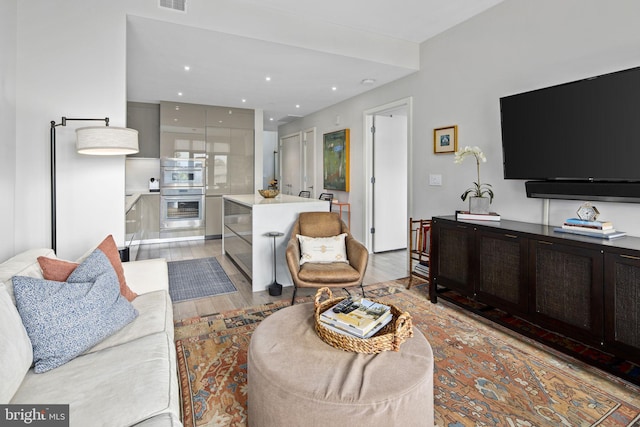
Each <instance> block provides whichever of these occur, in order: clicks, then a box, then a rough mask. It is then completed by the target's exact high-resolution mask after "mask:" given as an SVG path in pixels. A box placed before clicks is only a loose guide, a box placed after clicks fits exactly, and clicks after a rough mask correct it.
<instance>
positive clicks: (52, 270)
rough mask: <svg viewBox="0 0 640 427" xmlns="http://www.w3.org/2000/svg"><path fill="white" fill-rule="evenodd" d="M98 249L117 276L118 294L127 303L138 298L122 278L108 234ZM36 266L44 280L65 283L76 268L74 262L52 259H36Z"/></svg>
mask: <svg viewBox="0 0 640 427" xmlns="http://www.w3.org/2000/svg"><path fill="white" fill-rule="evenodd" d="M97 249H100V250H101V251H102V252H104V254H105V255H106V256H107V258H108V259H109V262H110V263H111V266H112V267H113V269H114V270H115V272H116V275H117V276H118V282H120V293H121V294H122V296H123V297H125V298H126V299H127V300H128V301H133V300H134V299H135V297H137V296H138V294H136V293H135V292H133V291H132V290H131V289H130V288H129V286H128V285H127V280H126V279H125V277H124V269H123V268H122V262H121V261H120V252H119V251H118V246H117V245H116V242H115V240H113V236H112V235H111V234H109V235H108V236H107V237H106V238H105V239H104V240H103V241H102V242H101V243H100V244H99V245H98V247H97ZM38 264H40V268H41V269H42V275H43V277H44V278H45V279H46V280H55V281H56V282H65V281H66V280H67V278H68V277H69V275H71V273H72V272H73V271H74V270H75V269H76V267H78V264H77V263H75V262H69V261H64V260H61V259H53V258H47V257H42V256H41V257H38Z"/></svg>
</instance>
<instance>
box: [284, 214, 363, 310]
mask: <svg viewBox="0 0 640 427" xmlns="http://www.w3.org/2000/svg"><path fill="white" fill-rule="evenodd" d="M341 233H346V234H347V236H346V238H345V245H346V253H347V260H348V261H349V262H348V263H345V262H329V263H327V262H324V263H315V262H305V263H304V264H302V265H300V244H299V241H298V238H297V237H296V235H297V234H300V235H303V236H309V237H331V236H337V235H339V234H341ZM368 261H369V251H368V250H367V248H366V247H365V246H364V245H363V244H362V243H360V242H358V241H357V240H356V239H354V238H353V236H351V233H350V232H349V228H348V227H347V225H346V224H345V223H344V221H342V220H341V219H340V216H339V215H338V213H337V212H302V213H300V215H299V216H298V220H297V221H296V223H295V224H294V226H293V230H292V231H291V238H290V239H289V243H288V245H287V265H288V267H289V271H290V272H291V278H292V279H293V286H294V288H293V297H292V298H291V305H293V304H294V302H295V298H296V291H297V290H298V288H321V287H324V286H327V287H340V288H346V287H351V286H358V285H359V286H360V287H361V288H362V279H364V274H365V271H366V270H367V262H368ZM363 291H364V290H363Z"/></svg>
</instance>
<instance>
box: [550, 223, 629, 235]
mask: <svg viewBox="0 0 640 427" xmlns="http://www.w3.org/2000/svg"><path fill="white" fill-rule="evenodd" d="M562 228H563V229H565V230H575V231H584V232H587V233H593V234H611V233H615V232H616V229H615V228H607V229H606V230H605V229H601V228H591V227H583V226H581V225H567V224H564V225H563V226H562Z"/></svg>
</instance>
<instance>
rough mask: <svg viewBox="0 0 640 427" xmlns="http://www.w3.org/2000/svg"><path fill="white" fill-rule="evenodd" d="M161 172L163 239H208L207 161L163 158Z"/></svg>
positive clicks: (161, 224)
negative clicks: (206, 235) (206, 201)
mask: <svg viewBox="0 0 640 427" xmlns="http://www.w3.org/2000/svg"><path fill="white" fill-rule="evenodd" d="M160 169H161V171H160V176H161V177H160V233H161V236H163V235H164V236H165V237H169V236H178V235H176V234H175V233H173V232H176V233H177V232H179V236H196V235H203V236H204V226H205V192H206V185H205V184H206V164H205V160H203V159H173V158H163V159H162V161H161V165H160ZM169 232H171V233H169Z"/></svg>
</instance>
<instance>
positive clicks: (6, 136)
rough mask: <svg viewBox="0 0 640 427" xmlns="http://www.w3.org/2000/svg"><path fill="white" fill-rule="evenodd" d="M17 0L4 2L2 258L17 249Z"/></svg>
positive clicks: (0, 45)
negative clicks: (15, 228) (15, 222)
mask: <svg viewBox="0 0 640 427" xmlns="http://www.w3.org/2000/svg"><path fill="white" fill-rule="evenodd" d="M17 4H18V2H17V0H3V1H1V2H0V52H2V54H1V55H0V159H2V167H1V168H0V198H1V200H2V203H1V206H2V209H0V241H1V242H2V243H0V260H3V259H6V258H9V257H10V256H12V255H13V253H14V245H15V234H14V229H13V223H14V220H15V213H16V211H15V201H14V198H15V178H16V161H15V159H16V146H15V140H16V87H15V86H16V83H15V81H16V47H17V40H16V37H17V36H16V21H17V8H18V6H17Z"/></svg>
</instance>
